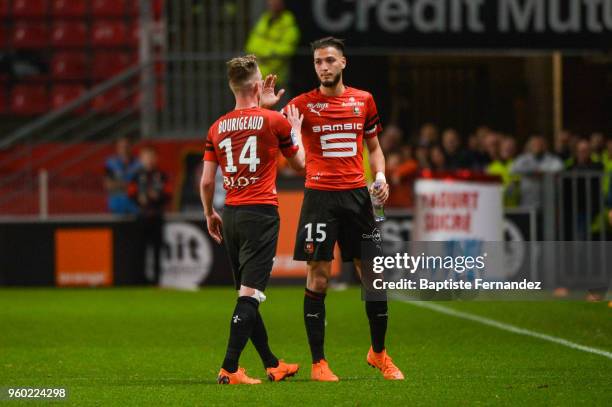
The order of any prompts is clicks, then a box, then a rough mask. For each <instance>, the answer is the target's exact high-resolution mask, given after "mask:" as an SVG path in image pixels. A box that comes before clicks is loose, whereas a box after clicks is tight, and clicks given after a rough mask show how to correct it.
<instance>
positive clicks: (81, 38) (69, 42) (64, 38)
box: [51, 22, 89, 48]
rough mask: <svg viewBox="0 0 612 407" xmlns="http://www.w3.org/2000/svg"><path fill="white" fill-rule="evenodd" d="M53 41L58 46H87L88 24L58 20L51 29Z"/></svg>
mask: <svg viewBox="0 0 612 407" xmlns="http://www.w3.org/2000/svg"><path fill="white" fill-rule="evenodd" d="M51 43H52V44H53V46H55V47H57V48H63V47H86V46H87V45H88V43H89V36H88V31H87V26H86V25H85V24H84V23H77V22H57V23H55V24H54V25H53V28H52V30H51Z"/></svg>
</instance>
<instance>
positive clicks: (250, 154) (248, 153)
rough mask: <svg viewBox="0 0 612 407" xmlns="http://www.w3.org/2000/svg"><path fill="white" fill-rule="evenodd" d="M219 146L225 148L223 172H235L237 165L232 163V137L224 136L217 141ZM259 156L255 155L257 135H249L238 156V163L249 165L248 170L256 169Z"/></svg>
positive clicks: (253, 170)
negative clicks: (224, 137)
mask: <svg viewBox="0 0 612 407" xmlns="http://www.w3.org/2000/svg"><path fill="white" fill-rule="evenodd" d="M219 147H221V148H222V149H224V150H225V156H226V158H227V159H226V162H227V165H226V166H225V172H227V173H235V172H237V171H238V167H236V166H235V165H234V156H233V155H232V139H231V138H226V139H225V140H223V141H222V142H220V143H219ZM260 162H261V161H260V159H259V157H257V136H249V138H248V139H247V141H246V143H244V146H242V151H241V152H240V157H238V164H245V165H248V166H249V171H250V172H255V171H257V165H259V163H260Z"/></svg>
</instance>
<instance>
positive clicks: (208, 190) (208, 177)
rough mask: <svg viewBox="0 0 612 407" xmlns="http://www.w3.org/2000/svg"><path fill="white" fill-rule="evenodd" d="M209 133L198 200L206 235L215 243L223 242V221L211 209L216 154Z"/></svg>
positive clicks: (215, 171)
mask: <svg viewBox="0 0 612 407" xmlns="http://www.w3.org/2000/svg"><path fill="white" fill-rule="evenodd" d="M211 140H212V138H211V133H210V131H209V132H208V136H207V138H206V148H205V152H204V169H203V170H202V178H201V179H200V199H201V200H202V206H203V207H204V216H206V226H207V227H208V233H209V234H210V236H211V237H212V238H213V239H214V240H215V242H217V243H221V242H222V241H223V233H222V228H223V221H222V220H221V217H220V216H219V214H218V213H217V211H215V208H213V197H214V196H215V175H216V174H217V166H218V160H217V154H216V153H215V148H214V147H213V144H212V141H211Z"/></svg>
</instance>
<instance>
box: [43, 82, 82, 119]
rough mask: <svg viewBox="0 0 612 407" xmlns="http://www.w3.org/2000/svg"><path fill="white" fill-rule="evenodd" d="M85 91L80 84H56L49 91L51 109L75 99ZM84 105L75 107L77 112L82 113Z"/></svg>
mask: <svg viewBox="0 0 612 407" xmlns="http://www.w3.org/2000/svg"><path fill="white" fill-rule="evenodd" d="M83 93H85V87H84V86H82V85H56V86H54V87H53V89H52V91H51V106H52V108H53V109H59V108H60V107H62V106H65V105H67V104H68V103H70V102H72V101H73V100H75V99H77V98H78V97H79V96H81V95H82V94H83ZM84 111H85V107H81V108H79V109H77V113H83V112H84Z"/></svg>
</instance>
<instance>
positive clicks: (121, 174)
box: [104, 137, 140, 215]
mask: <svg viewBox="0 0 612 407" xmlns="http://www.w3.org/2000/svg"><path fill="white" fill-rule="evenodd" d="M139 169H140V162H139V161H138V160H137V159H136V157H135V156H134V155H133V154H132V143H131V141H130V139H129V138H127V137H120V138H119V139H117V142H116V154H115V155H113V156H111V157H109V158H108V159H107V160H106V163H105V165H104V173H105V175H104V186H105V188H106V191H107V192H108V200H107V205H108V210H109V211H110V212H111V213H114V214H117V215H126V214H135V213H137V212H138V206H137V205H136V204H135V203H134V202H133V201H132V200H130V198H129V197H128V194H127V187H128V184H129V182H130V180H131V179H132V177H133V176H134V174H135V173H136V172H137V171H138V170H139Z"/></svg>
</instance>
